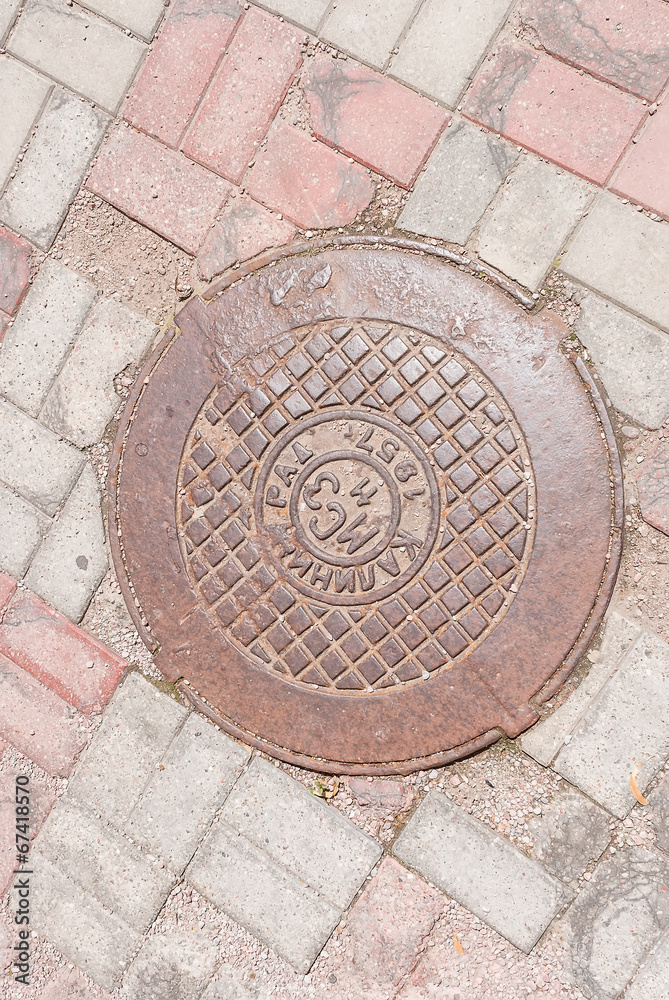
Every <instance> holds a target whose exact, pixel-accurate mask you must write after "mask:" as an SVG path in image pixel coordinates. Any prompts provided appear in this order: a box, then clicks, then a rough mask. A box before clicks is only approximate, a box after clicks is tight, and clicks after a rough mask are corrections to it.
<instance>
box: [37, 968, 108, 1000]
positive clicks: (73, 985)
mask: <svg viewBox="0 0 669 1000" xmlns="http://www.w3.org/2000/svg"><path fill="white" fill-rule="evenodd" d="M39 1000H112V996H111V994H110V993H108V992H107V990H103V989H102V987H100V986H95V985H93V984H92V983H91V980H90V979H89V978H88V976H84V975H83V973H81V972H79V970H78V969H68V968H61V969H58V971H57V972H56V973H55V974H54V976H53V977H52V978H51V979H50V980H49V982H48V983H47V984H46V986H45V987H44V989H43V990H42V991H41V992H40V995H39Z"/></svg>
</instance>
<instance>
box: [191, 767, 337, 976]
mask: <svg viewBox="0 0 669 1000" xmlns="http://www.w3.org/2000/svg"><path fill="white" fill-rule="evenodd" d="M270 766H271V765H270ZM320 846H321V845H319V848H320ZM186 878H187V880H188V881H189V882H190V883H191V885H193V886H194V887H195V888H196V889H197V890H198V892H200V893H202V895H204V896H205V897H206V898H207V899H209V900H211V902H213V903H214V904H215V905H216V906H218V907H220V909H222V910H223V911H224V912H225V913H227V914H228V915H229V916H231V917H232V918H233V920H236V921H237V923H240V924H241V925H242V926H243V927H246V928H247V930H249V931H250V932H251V933H252V934H255V936H256V937H258V938H260V940H261V941H262V942H263V943H264V944H266V945H267V946H268V947H269V948H271V949H272V950H273V951H275V952H277V953H278V954H279V955H281V957H282V958H284V959H285V960H286V961H287V962H289V963H290V965H292V966H293V968H295V969H296V970H297V971H298V972H302V973H307V972H308V971H309V969H310V968H311V966H312V964H313V962H314V960H315V959H316V956H317V955H318V954H319V952H320V951H321V949H322V948H323V946H324V944H325V942H326V941H327V940H328V938H329V937H330V934H331V933H332V931H333V930H334V928H335V927H336V925H337V923H338V922H339V917H340V911H339V910H338V909H337V908H336V907H334V906H332V904H331V903H328V902H327V901H326V900H325V899H323V898H322V897H321V896H319V895H318V893H316V892H314V890H313V889H311V888H310V887H309V886H308V885H306V884H305V883H304V882H301V881H300V880H299V879H297V878H295V877H294V876H293V875H290V874H289V873H288V872H287V871H286V870H285V868H282V867H281V866H280V865H278V864H276V862H275V861H273V860H272V859H271V858H270V857H269V856H268V855H267V854H265V853H264V852H263V851H260V850H258V848H257V847H255V846H254V845H253V844H251V843H250V842H249V841H248V840H246V838H245V837H242V836H241V835H240V834H239V833H237V832H236V831H235V830H233V829H232V828H231V827H229V826H228V825H227V823H224V822H223V821H221V820H219V821H218V822H216V823H215V824H214V826H213V827H212V829H211V830H210V832H209V834H208V835H207V837H206V839H205V841H204V843H203V844H202V845H201V846H200V847H199V848H198V850H197V852H196V854H195V857H194V858H193V860H192V861H191V863H190V865H189V867H188V869H187V871H186Z"/></svg>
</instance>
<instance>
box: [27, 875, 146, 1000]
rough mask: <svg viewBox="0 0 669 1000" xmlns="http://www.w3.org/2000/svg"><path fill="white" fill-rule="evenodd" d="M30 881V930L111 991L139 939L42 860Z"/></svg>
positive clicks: (126, 926)
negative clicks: (41, 936)
mask: <svg viewBox="0 0 669 1000" xmlns="http://www.w3.org/2000/svg"><path fill="white" fill-rule="evenodd" d="M35 881H36V888H35V893H34V895H33V899H32V913H31V926H32V927H33V929H34V930H36V931H37V933H38V934H42V935H43V936H44V937H45V938H47V940H49V941H50V942H51V943H52V944H54V945H55V946H56V948H58V949H59V950H60V951H61V952H62V953H63V955H65V957H66V958H68V959H69V960H70V961H71V962H74V963H75V965H77V966H79V968H80V969H83V971H84V972H86V973H87V974H88V975H89V976H90V977H91V979H94V980H95V982H96V983H99V984H100V985H101V986H104V987H105V988H106V989H108V990H111V989H113V988H114V986H115V985H116V984H117V983H118V981H119V980H120V978H121V975H122V974H123V970H124V968H125V966H126V965H127V963H128V961H129V960H130V958H131V957H132V955H133V953H134V952H135V951H136V949H137V947H138V946H139V943H140V941H141V935H140V934H138V933H137V931H133V930H132V929H131V928H130V927H128V925H127V924H124V923H123V921H122V920H119V919H118V917H115V916H114V915H113V914H111V913H109V912H108V911H107V910H105V909H104V907H103V906H102V905H101V904H100V903H99V902H98V901H97V900H96V899H94V898H93V897H92V896H91V895H90V893H88V892H85V891H84V889H82V888H81V887H80V886H78V885H77V884H76V883H75V882H72V880H71V879H68V878H66V876H65V875H63V873H62V872H61V871H60V870H59V869H58V868H57V867H56V866H55V865H52V864H51V863H50V862H49V861H47V860H46V858H41V859H40V862H39V869H38V874H36V877H35Z"/></svg>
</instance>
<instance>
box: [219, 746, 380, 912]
mask: <svg viewBox="0 0 669 1000" xmlns="http://www.w3.org/2000/svg"><path fill="white" fill-rule="evenodd" d="M221 815H222V818H223V819H224V820H225V822H226V823H227V824H229V825H230V827H232V828H233V829H235V830H237V831H238V832H239V833H241V834H243V835H244V837H246V838H247V839H248V840H250V841H251V842H252V843H253V844H255V846H256V847H258V848H261V849H262V850H263V851H265V852H266V853H267V854H269V855H270V857H271V858H273V859H274V861H277V862H278V863H280V864H281V865H283V866H284V867H285V868H287V869H288V870H289V871H290V872H292V874H293V875H295V876H296V877H297V878H299V879H301V880H302V881H303V882H306V883H307V884H308V885H310V886H311V888H312V889H315V890H316V891H317V892H318V893H319V894H320V895H321V896H323V897H324V898H325V899H327V900H328V901H329V902H330V903H332V904H333V905H334V906H337V907H339V909H340V910H345V909H346V907H347V906H348V905H349V904H350V902H351V901H352V899H353V897H354V896H355V894H356V892H357V891H358V889H359V888H360V886H361V885H362V883H363V882H364V880H365V878H366V877H367V875H368V874H369V872H370V871H371V869H372V868H373V866H374V865H375V864H376V862H377V861H378V860H379V857H380V856H381V847H380V845H379V844H378V843H377V842H376V841H374V840H372V839H371V837H368V836H367V835H366V834H364V833H362V831H361V830H359V829H358V827H356V826H355V825H354V824H353V823H351V821H350V820H348V819H346V818H345V817H344V816H342V814H341V813H340V812H339V811H338V810H336V809H333V808H332V807H331V806H328V805H326V803H325V802H322V801H320V800H319V799H317V798H315V797H314V796H313V795H311V794H310V792H309V791H308V790H307V789H306V788H305V787H304V785H301V784H299V783H298V782H297V781H295V780H294V779H293V778H291V777H289V776H288V775H287V774H286V773H285V772H284V771H281V770H279V769H277V768H276V767H274V766H273V765H272V764H270V763H269V762H268V761H266V760H263V759H262V758H260V757H256V758H255V759H254V760H253V761H252V763H251V766H250V767H249V769H248V771H247V772H246V773H245V774H244V775H243V776H242V778H240V780H239V781H238V782H237V784H236V785H235V787H234V788H233V790H232V792H231V793H230V795H229V797H228V799H227V800H226V803H225V805H224V806H223V812H222V814H221Z"/></svg>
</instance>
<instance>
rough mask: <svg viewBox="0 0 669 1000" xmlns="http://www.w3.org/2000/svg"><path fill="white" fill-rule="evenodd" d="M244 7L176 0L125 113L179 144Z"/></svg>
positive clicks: (228, 0)
mask: <svg viewBox="0 0 669 1000" xmlns="http://www.w3.org/2000/svg"><path fill="white" fill-rule="evenodd" d="M242 13H243V8H242V6H241V4H239V3H237V0H175V2H174V4H173V6H172V7H171V9H170V15H169V17H168V18H167V20H166V22H165V24H164V27H163V30H162V31H161V33H160V35H159V37H158V39H157V40H156V42H154V45H153V50H152V52H151V54H150V56H149V58H148V59H147V61H146V63H145V65H144V68H143V70H142V73H141V75H140V77H139V79H138V81H137V85H136V86H135V89H134V90H133V92H132V94H131V95H130V97H129V98H128V100H127V102H126V107H125V112H124V114H125V117H126V118H127V120H128V121H129V122H132V124H133V125H136V126H137V127H138V128H141V129H143V130H144V131H145V132H149V133H150V134H151V135H155V136H157V137H158V138H159V139H162V140H163V142H165V143H167V145H168V146H172V147H174V148H176V147H177V146H178V145H179V143H180V141H181V137H182V136H183V134H184V132H185V131H186V128H187V126H188V123H189V122H190V120H191V118H192V117H193V114H194V113H195V110H196V108H197V106H198V102H199V100H200V97H201V95H202V92H203V91H204V89H205V88H206V86H207V83H208V82H209V80H210V78H211V76H212V75H213V73H214V70H215V69H216V67H217V66H218V63H219V61H220V58H221V56H222V55H223V52H224V51H225V47H226V45H227V44H228V42H229V41H230V38H231V37H232V33H233V31H234V30H235V27H236V26H237V22H238V21H239V18H240V17H241V15H242Z"/></svg>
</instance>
